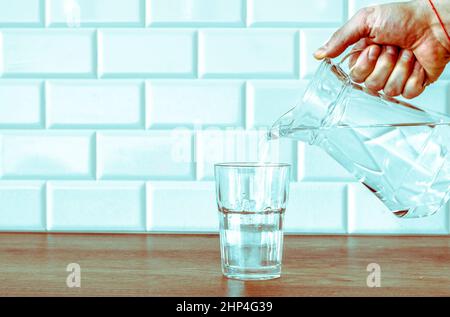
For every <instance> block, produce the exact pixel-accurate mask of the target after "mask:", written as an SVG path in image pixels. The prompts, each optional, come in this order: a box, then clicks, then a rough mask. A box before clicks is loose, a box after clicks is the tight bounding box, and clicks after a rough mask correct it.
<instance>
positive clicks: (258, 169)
mask: <svg viewBox="0 0 450 317" xmlns="http://www.w3.org/2000/svg"><path fill="white" fill-rule="evenodd" d="M289 170H290V165H289V164H279V163H220V164H216V165H215V178H216V193H217V205H218V209H219V221H220V250H221V256H222V272H223V274H224V275H225V276H226V277H228V278H235V279H241V280H267V279H273V278H277V277H280V275H281V258H282V251H283V217H284V212H285V209H286V203H287V200H288V193H289V178H290V177H289V175H290V173H289Z"/></svg>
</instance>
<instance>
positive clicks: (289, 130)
mask: <svg viewBox="0 0 450 317" xmlns="http://www.w3.org/2000/svg"><path fill="white" fill-rule="evenodd" d="M304 119H305V118H304V117H303V115H302V108H301V107H300V106H297V107H294V108H292V109H291V110H289V111H288V112H286V113H285V114H284V115H282V116H281V117H280V118H279V119H278V120H276V121H275V123H274V124H273V125H272V127H271V128H270V129H269V131H268V132H267V139H268V140H276V139H279V138H283V137H285V138H291V139H296V140H298V141H303V142H308V143H312V142H313V140H314V136H315V134H316V133H315V132H314V131H316V130H317V128H318V127H317V126H315V127H313V126H308V125H305V124H304V122H303V121H304Z"/></svg>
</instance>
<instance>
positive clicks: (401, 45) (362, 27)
mask: <svg viewBox="0 0 450 317" xmlns="http://www.w3.org/2000/svg"><path fill="white" fill-rule="evenodd" d="M434 1H435V4H436V6H439V8H448V9H446V10H444V9H443V10H442V11H441V12H442V14H444V17H443V19H444V21H445V20H446V21H447V22H450V0H440V1H439V0H434ZM441 12H440V13H441ZM354 43H356V45H355V46H354V47H353V50H360V49H363V51H361V52H359V53H355V54H354V55H353V56H352V57H351V58H350V67H351V73H350V76H351V77H352V79H353V80H354V81H355V82H358V83H362V82H364V83H365V85H366V86H367V87H368V88H369V89H372V90H375V91H378V90H381V89H383V90H384V93H385V94H386V95H388V96H398V95H400V94H402V95H403V96H404V97H405V98H414V97H416V96H418V95H419V94H421V93H422V92H423V90H424V88H425V86H426V85H427V84H430V83H432V82H434V81H436V80H437V79H438V78H439V76H440V75H441V74H442V72H443V71H444V68H445V66H446V64H447V63H448V62H449V60H450V42H449V41H448V39H447V38H446V35H445V32H444V30H443V29H442V27H441V25H440V24H439V21H438V20H437V18H436V15H435V14H434V12H433V11H432V9H431V6H430V5H429V3H428V1H425V0H415V1H410V2H402V3H391V4H385V5H378V6H373V7H367V8H364V9H362V10H360V11H359V12H358V13H357V14H356V15H355V16H353V17H352V18H351V19H350V20H349V21H348V22H347V23H346V24H345V25H344V26H343V27H341V28H340V29H339V30H338V31H336V32H335V33H334V34H333V36H332V37H331V39H330V40H329V41H328V43H326V44H325V45H324V46H323V47H322V48H320V49H319V50H317V51H316V52H315V54H314V56H315V57H316V58H317V59H323V58H325V57H328V58H334V57H337V56H339V55H340V54H341V53H342V52H343V51H344V50H345V49H346V48H347V47H348V46H350V45H352V44H354Z"/></svg>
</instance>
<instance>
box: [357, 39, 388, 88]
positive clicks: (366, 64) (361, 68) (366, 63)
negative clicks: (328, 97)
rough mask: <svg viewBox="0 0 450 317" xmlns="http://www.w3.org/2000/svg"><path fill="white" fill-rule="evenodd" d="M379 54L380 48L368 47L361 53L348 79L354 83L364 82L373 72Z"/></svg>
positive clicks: (375, 46) (376, 46)
mask: <svg viewBox="0 0 450 317" xmlns="http://www.w3.org/2000/svg"><path fill="white" fill-rule="evenodd" d="M380 53H381V48H380V47H379V46H378V45H370V46H368V47H366V48H365V49H364V51H362V52H361V54H360V55H359V58H358V60H357V61H356V63H355V64H354V65H353V67H352V68H351V71H350V77H351V78H352V79H353V81H354V82H357V83H362V82H364V81H365V80H366V78H367V77H368V76H369V75H370V74H371V73H372V72H373V70H374V68H375V65H376V63H377V60H378V57H379V56H380Z"/></svg>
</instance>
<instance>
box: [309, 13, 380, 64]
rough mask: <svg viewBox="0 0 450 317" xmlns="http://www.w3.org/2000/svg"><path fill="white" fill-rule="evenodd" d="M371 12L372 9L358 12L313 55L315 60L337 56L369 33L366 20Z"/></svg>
mask: <svg viewBox="0 0 450 317" xmlns="http://www.w3.org/2000/svg"><path fill="white" fill-rule="evenodd" d="M372 12H373V8H372V7H368V8H364V9H362V10H360V11H358V13H357V14H355V15H354V16H353V17H352V18H351V19H350V20H349V21H348V22H347V23H346V24H345V25H344V26H342V27H341V28H340V29H339V30H337V31H336V32H335V33H334V34H333V35H332V36H331V38H330V40H329V41H328V42H327V43H326V44H325V45H324V46H322V47H321V48H319V49H318V50H317V51H316V52H315V53H314V57H315V58H316V59H323V58H325V57H329V58H334V57H336V56H339V55H340V54H341V53H342V52H343V51H345V49H346V48H347V47H348V46H350V45H352V44H354V43H356V42H357V41H359V40H360V39H362V38H365V37H367V36H368V35H369V33H370V28H369V23H368V19H369V17H370V15H371V14H372Z"/></svg>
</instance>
